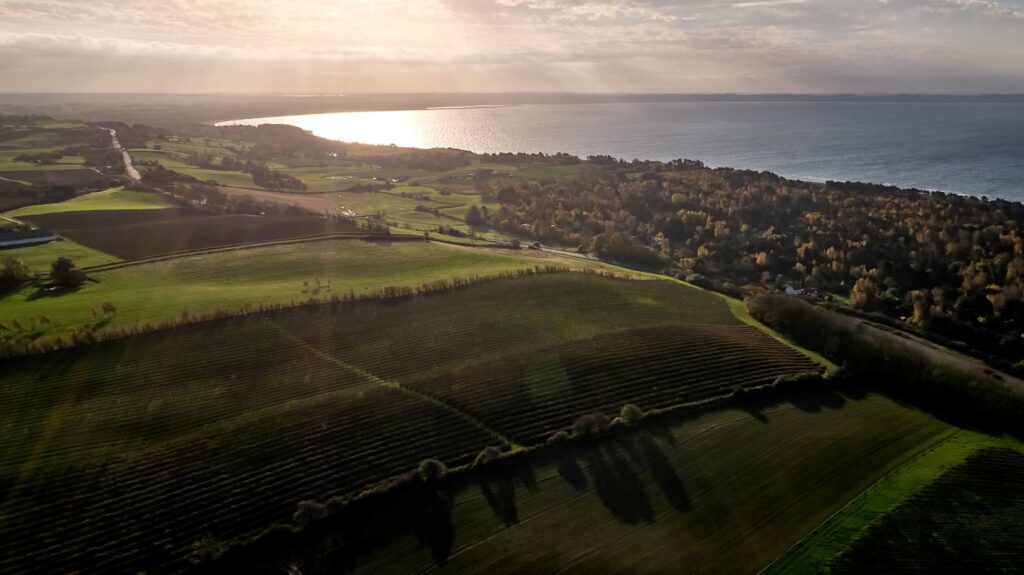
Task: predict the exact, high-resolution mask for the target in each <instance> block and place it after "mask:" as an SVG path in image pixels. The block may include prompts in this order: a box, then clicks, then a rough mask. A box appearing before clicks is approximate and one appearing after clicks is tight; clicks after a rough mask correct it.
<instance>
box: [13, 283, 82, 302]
mask: <svg viewBox="0 0 1024 575" xmlns="http://www.w3.org/2000/svg"><path fill="white" fill-rule="evenodd" d="M78 289H79V288H76V287H63V286H41V287H39V288H38V289H37V290H36V291H34V292H32V293H30V294H28V297H26V298H25V301H34V300H37V299H43V298H54V297H60V296H62V295H68V294H73V293H77V292H78Z"/></svg>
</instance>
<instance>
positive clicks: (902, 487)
mask: <svg viewBox="0 0 1024 575" xmlns="http://www.w3.org/2000/svg"><path fill="white" fill-rule="evenodd" d="M1022 450H1024V443H1021V442H1020V441H1019V440H1018V439H1015V438H1013V437H1011V436H993V435H990V434H987V433H983V432H979V431H968V430H958V431H957V432H956V433H955V434H954V435H952V436H950V437H949V438H948V439H946V440H944V441H942V442H941V443H938V444H936V445H934V446H933V447H931V448H930V449H928V450H927V451H924V452H922V453H921V454H920V455H918V456H917V457H915V458H913V459H912V460H910V461H908V462H907V463H906V464H904V465H903V466H901V467H900V468H898V469H896V470H895V471H893V472H892V473H891V474H889V475H887V476H886V477H885V478H883V479H882V480H880V481H879V482H878V483H876V484H875V485H873V486H871V488H870V489H868V490H867V491H865V492H864V493H862V494H860V495H859V496H858V497H856V498H855V499H854V500H853V501H851V502H850V503H849V504H848V505H846V506H845V507H844V508H843V509H842V511H840V512H839V513H837V514H836V515H835V516H834V517H832V518H830V519H829V520H828V521H827V522H826V523H824V524H822V525H821V526H819V527H818V528H817V529H815V530H814V532H813V533H811V534H810V535H809V536H808V537H807V538H806V539H804V540H803V541H801V542H800V543H799V544H798V545H796V546H794V547H793V548H792V549H790V550H789V551H788V552H787V553H786V554H785V555H783V556H782V557H780V558H779V559H778V560H777V561H776V562H775V563H773V564H772V565H771V567H770V568H769V569H768V570H766V573H768V574H769V575H774V574H783V573H785V574H794V575H804V574H806V575H811V574H815V573H821V572H823V571H826V570H829V569H834V568H835V565H836V564H837V563H839V562H845V563H846V564H847V565H848V566H849V564H850V561H851V559H850V558H852V557H854V556H855V555H860V556H862V557H863V556H864V551H865V546H867V545H870V544H869V543H868V541H869V540H870V539H869V538H870V537H875V536H877V535H872V534H873V533H876V531H875V530H876V529H879V527H878V526H879V525H885V524H887V523H889V524H890V526H892V525H898V524H899V520H894V519H890V518H891V517H900V516H903V517H904V518H905V517H906V516H907V513H908V512H909V513H913V512H916V511H914V510H915V509H916V508H919V507H920V506H921V504H922V503H921V502H922V501H925V500H928V498H929V497H931V496H930V495H928V494H929V493H933V492H934V490H935V489H938V488H941V485H942V484H943V482H945V481H946V479H948V478H949V477H948V476H951V474H954V473H958V472H957V471H956V470H960V469H962V468H963V467H964V465H966V464H965V462H967V461H969V460H971V459H972V458H975V457H977V456H979V455H981V456H982V457H984V453H985V452H989V451H997V452H1006V451H1017V452H1020V451H1022ZM960 475H961V478H962V476H963V474H960ZM975 475H977V476H978V478H979V481H978V482H977V484H971V483H970V482H967V483H964V482H960V484H959V485H958V489H959V492H960V493H974V492H980V493H982V495H983V494H984V479H983V477H984V473H976V474H975ZM1011 475H1012V474H1011V473H1007V481H1011V480H1012V479H1011ZM944 478H945V479H944ZM979 489H980V491H979ZM978 499H979V497H978V496H974V495H972V496H970V497H967V498H965V499H963V500H962V501H964V503H965V504H966V505H968V506H969V505H971V504H972V502H976V501H978ZM958 501H961V500H960V499H959V498H958V497H953V496H950V497H949V498H948V501H946V502H945V503H939V502H938V501H932V503H931V504H930V507H929V509H930V510H931V511H939V512H943V511H941V509H942V507H943V505H945V506H948V507H952V506H958V505H960V503H959V502H958ZM1007 501H1009V496H1007ZM970 513H975V514H977V513H979V512H978V511H977V510H975V511H971V512H970ZM890 522H891V523H890ZM978 523H979V524H981V523H983V521H982V520H979V521H978ZM904 525H905V523H904ZM923 525H924V523H919V524H918V525H916V526H915V527H912V529H913V528H917V529H918V530H920V529H921V528H922V526H923ZM940 531H941V529H936V530H935V532H936V533H939V532H940ZM964 533H965V534H967V533H971V530H970V528H966V529H965V531H964ZM908 534H909V531H908ZM890 535H893V536H895V537H897V538H898V537H903V535H897V534H896V533H890ZM917 536H919V537H920V540H922V541H924V540H930V537H931V536H930V535H927V534H923V533H917ZM985 539H987V538H985V537H981V536H977V537H976V540H973V541H972V543H973V544H975V545H977V546H978V547H979V548H985V545H984V543H983V540H985ZM894 540H896V539H894ZM991 540H992V541H999V539H998V538H992V539H991ZM862 542H863V543H862ZM883 546H884V544H883ZM855 547H860V551H858V552H854V551H853V549H854V548H855ZM922 551H924V550H923V549H920V548H917V549H916V550H915V546H914V545H908V547H907V548H906V549H905V550H904V551H903V552H904V553H906V554H908V555H909V554H913V553H920V552H922ZM993 551H1002V550H1001V549H998V548H993ZM875 560H877V557H876V559H875ZM922 565H928V563H927V562H923V563H922ZM933 567H934V566H933ZM977 567H979V568H980V564H979V565H978V566H977ZM933 570H934V569H933ZM976 570H977V569H972V571H976ZM887 571H888V570H887Z"/></svg>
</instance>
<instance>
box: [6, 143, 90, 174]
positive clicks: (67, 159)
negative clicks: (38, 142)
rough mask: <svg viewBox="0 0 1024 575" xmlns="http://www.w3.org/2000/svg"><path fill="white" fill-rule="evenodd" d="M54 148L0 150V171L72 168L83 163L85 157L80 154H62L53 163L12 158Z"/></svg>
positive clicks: (81, 165) (53, 149)
mask: <svg viewBox="0 0 1024 575" xmlns="http://www.w3.org/2000/svg"><path fill="white" fill-rule="evenodd" d="M58 149H60V148H59V147H56V148H36V149H25V150H20V149H19V150H0V173H3V172H15V171H24V170H31V171H43V170H74V169H78V168H81V167H83V166H84V165H85V158H84V157H82V156H64V157H63V158H61V159H59V160H57V161H56V163H53V164H33V163H32V162H18V161H15V159H14V158H16V157H18V156H20V155H22V154H36V153H42V152H52V151H55V150H58Z"/></svg>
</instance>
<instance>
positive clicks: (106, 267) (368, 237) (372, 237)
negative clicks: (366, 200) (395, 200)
mask: <svg viewBox="0 0 1024 575" xmlns="http://www.w3.org/2000/svg"><path fill="white" fill-rule="evenodd" d="M62 237H63V236H62ZM330 240H365V241H392V240H394V241H399V242H408V241H424V240H423V239H422V238H417V237H414V236H397V237H396V236H386V235H383V234H369V233H360V232H334V233H330V234H321V235H316V236H306V237H301V238H289V239H283V240H272V241H269V242H250V243H245V244H228V245H225V246H215V247H210V248H200V249H195V250H183V251H179V252H170V253H166V254H160V255H156V256H149V257H145V258H135V259H130V260H122V261H119V262H114V263H110V264H101V265H96V266H89V267H84V268H82V271H84V272H87V273H89V272H105V271H110V270H115V269H120V268H124V267H130V266H134V265H140V264H148V263H154V262H161V261H166V260H172V259H177V258H184V257H188V256H200V255H205V254H213V253H219V252H228V251H235V250H244V249H246V248H262V247H272V246H278V245H288V244H299V243H307V242H321V241H330Z"/></svg>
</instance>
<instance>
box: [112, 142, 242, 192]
mask: <svg viewBox="0 0 1024 575" xmlns="http://www.w3.org/2000/svg"><path fill="white" fill-rule="evenodd" d="M130 153H131V155H132V159H133V160H134V161H136V162H140V163H141V162H157V163H158V164H160V165H161V166H163V167H165V168H167V169H168V170H174V171H175V172H181V173H182V174H186V175H189V176H192V177H193V178H196V179H197V180H199V181H201V182H206V181H210V180H213V181H215V182H217V183H219V184H221V185H224V186H236V187H241V188H255V187H257V186H256V184H255V182H253V181H252V176H251V175H249V174H246V173H244V172H237V171H234V170H216V169H211V168H200V167H198V166H193V165H190V164H187V163H185V158H184V157H183V156H178V155H175V154H173V153H171V152H167V151H155V150H131V151H130ZM139 169H140V171H143V172H145V169H146V166H145V165H140V166H139Z"/></svg>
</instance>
